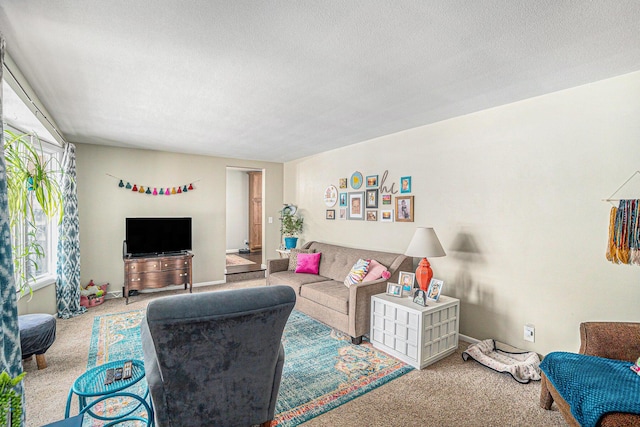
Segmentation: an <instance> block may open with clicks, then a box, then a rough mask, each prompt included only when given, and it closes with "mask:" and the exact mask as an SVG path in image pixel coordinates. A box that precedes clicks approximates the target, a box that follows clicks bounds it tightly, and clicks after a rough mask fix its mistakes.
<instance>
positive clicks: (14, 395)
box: [0, 371, 26, 426]
mask: <svg viewBox="0 0 640 427" xmlns="http://www.w3.org/2000/svg"><path fill="white" fill-rule="evenodd" d="M25 375H26V372H23V373H21V374H20V375H18V376H17V377H15V378H11V376H10V375H9V374H8V373H7V371H2V374H0V425H2V426H19V425H20V422H21V418H22V396H21V395H20V394H19V393H18V392H17V391H16V390H15V387H16V386H17V385H18V383H19V382H20V381H22V378H24V376H25ZM9 414H11V416H10V418H11V423H8V422H7V421H8V420H7V418H9Z"/></svg>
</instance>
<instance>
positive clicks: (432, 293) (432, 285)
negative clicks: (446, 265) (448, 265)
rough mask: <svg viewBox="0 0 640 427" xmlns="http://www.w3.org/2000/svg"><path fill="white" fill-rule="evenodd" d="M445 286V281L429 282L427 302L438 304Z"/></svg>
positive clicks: (432, 280)
mask: <svg viewBox="0 0 640 427" xmlns="http://www.w3.org/2000/svg"><path fill="white" fill-rule="evenodd" d="M443 286H444V281H442V280H438V279H431V282H429V288H428V289H427V301H433V302H438V299H439V298H440V293H442V287H443Z"/></svg>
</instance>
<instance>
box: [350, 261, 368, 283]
mask: <svg viewBox="0 0 640 427" xmlns="http://www.w3.org/2000/svg"><path fill="white" fill-rule="evenodd" d="M368 268H369V260H368V259H359V260H358V261H356V263H355V264H353V267H351V271H350V272H349V274H347V277H346V278H345V279H344V285H345V286H346V287H347V288H349V287H351V285H355V284H358V283H360V282H362V279H364V276H366V275H367V270H368Z"/></svg>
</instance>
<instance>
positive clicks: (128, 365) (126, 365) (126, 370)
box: [122, 360, 133, 380]
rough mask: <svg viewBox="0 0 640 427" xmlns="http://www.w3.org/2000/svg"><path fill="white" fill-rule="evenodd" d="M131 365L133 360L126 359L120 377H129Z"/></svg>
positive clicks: (124, 378) (126, 378) (125, 378)
mask: <svg viewBox="0 0 640 427" xmlns="http://www.w3.org/2000/svg"><path fill="white" fill-rule="evenodd" d="M132 366H133V362H131V360H128V361H126V362H125V363H124V367H123V368H122V379H123V380H128V379H129V378H131V367H132Z"/></svg>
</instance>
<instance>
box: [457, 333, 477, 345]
mask: <svg viewBox="0 0 640 427" xmlns="http://www.w3.org/2000/svg"><path fill="white" fill-rule="evenodd" d="M458 338H460V340H461V341H464V342H470V343H471V344H476V343H479V342H480V340H477V339H475V338H472V337H469V336H466V335H462V334H458Z"/></svg>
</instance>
